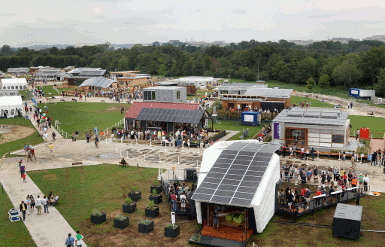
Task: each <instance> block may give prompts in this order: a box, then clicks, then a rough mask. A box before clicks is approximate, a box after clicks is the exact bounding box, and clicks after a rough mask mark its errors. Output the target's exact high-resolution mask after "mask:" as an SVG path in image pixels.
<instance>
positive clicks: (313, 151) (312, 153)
mask: <svg viewBox="0 0 385 247" xmlns="http://www.w3.org/2000/svg"><path fill="white" fill-rule="evenodd" d="M310 153H311V160H312V161H314V156H315V150H314V148H311V151H310Z"/></svg>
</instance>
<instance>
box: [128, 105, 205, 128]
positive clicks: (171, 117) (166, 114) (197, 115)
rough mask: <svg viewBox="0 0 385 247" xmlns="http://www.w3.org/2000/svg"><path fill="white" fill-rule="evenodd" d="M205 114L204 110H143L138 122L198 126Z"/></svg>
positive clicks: (137, 118)
mask: <svg viewBox="0 0 385 247" xmlns="http://www.w3.org/2000/svg"><path fill="white" fill-rule="evenodd" d="M204 112H205V111H204V110H181V109H164V108H142V109H141V110H140V112H139V114H138V116H137V117H136V120H139V121H159V122H171V123H191V124H198V123H199V121H200V120H201V119H202V117H203V114H204Z"/></svg>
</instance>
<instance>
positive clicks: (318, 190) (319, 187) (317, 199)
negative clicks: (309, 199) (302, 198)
mask: <svg viewBox="0 0 385 247" xmlns="http://www.w3.org/2000/svg"><path fill="white" fill-rule="evenodd" d="M315 195H316V196H320V195H322V191H321V186H318V188H317V191H316V192H315ZM315 203H316V205H318V206H319V205H320V204H321V198H316V199H315Z"/></svg>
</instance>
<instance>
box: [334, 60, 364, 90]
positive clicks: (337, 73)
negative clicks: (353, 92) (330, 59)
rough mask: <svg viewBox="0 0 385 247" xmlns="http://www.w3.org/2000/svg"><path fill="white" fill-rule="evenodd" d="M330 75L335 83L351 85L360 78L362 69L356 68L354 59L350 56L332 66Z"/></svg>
mask: <svg viewBox="0 0 385 247" xmlns="http://www.w3.org/2000/svg"><path fill="white" fill-rule="evenodd" d="M332 76H333V80H334V81H335V82H336V83H337V84H340V85H344V86H345V87H352V84H357V83H358V81H359V80H360V79H361V77H362V71H361V70H360V69H358V66H357V63H356V61H355V60H354V59H351V58H350V59H346V60H345V61H343V62H342V63H341V64H340V65H337V66H336V67H334V69H333V74H332Z"/></svg>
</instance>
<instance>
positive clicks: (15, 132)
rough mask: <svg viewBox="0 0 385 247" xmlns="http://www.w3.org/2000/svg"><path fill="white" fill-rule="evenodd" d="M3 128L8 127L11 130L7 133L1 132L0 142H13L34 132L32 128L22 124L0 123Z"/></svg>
mask: <svg viewBox="0 0 385 247" xmlns="http://www.w3.org/2000/svg"><path fill="white" fill-rule="evenodd" d="M2 126H3V127H5V128H9V129H10V130H11V131H10V132H8V133H1V137H0V144H4V143H7V142H13V141H16V140H18V139H23V138H26V137H27V136H30V135H32V134H33V132H35V129H34V128H30V127H25V126H22V125H2Z"/></svg>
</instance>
